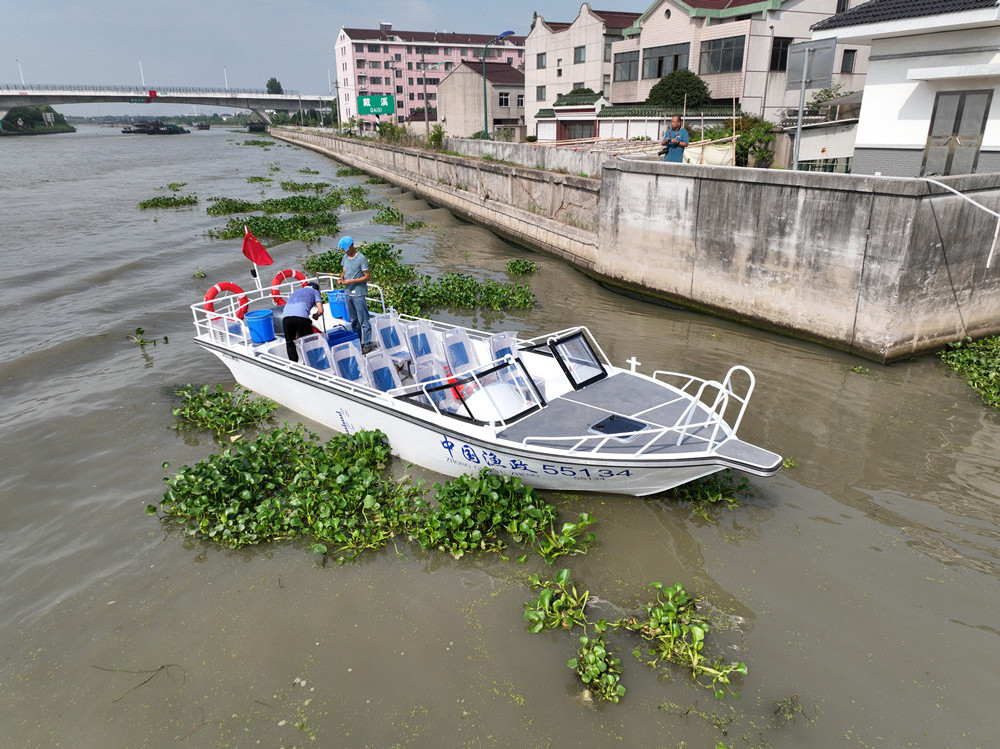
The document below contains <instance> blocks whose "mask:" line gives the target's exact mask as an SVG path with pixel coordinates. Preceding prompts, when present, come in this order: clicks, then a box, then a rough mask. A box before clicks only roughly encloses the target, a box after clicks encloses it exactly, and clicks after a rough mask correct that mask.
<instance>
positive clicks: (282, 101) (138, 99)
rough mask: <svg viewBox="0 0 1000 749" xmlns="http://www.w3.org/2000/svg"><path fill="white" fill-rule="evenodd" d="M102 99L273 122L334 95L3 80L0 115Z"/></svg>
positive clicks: (326, 102)
mask: <svg viewBox="0 0 1000 749" xmlns="http://www.w3.org/2000/svg"><path fill="white" fill-rule="evenodd" d="M101 102H126V103H133V104H145V103H156V104H201V105H203V106H207V107H234V108H236V109H249V110H251V111H252V112H254V113H255V114H256V115H257V116H258V117H260V118H261V119H262V120H264V121H265V122H267V123H268V124H270V122H271V119H270V117H268V115H267V112H266V110H268V109H288V110H295V109H299V108H302V109H321V108H323V107H329V106H330V105H331V103H332V102H333V97H332V96H330V95H326V96H320V95H316V94H299V93H298V92H297V91H288V92H285V93H282V94H269V93H268V92H267V91H264V90H260V89H246V88H225V89H218V88H191V87H186V86H185V87H177V86H168V87H164V88H145V87H143V86H89V85H85V84H72V85H66V84H49V83H34V84H29V85H24V84H21V85H17V84H12V83H0V119H2V118H3V117H4V115H6V114H7V112H9V111H10V110H11V109H13V108H14V107H33V106H41V105H43V104H50V105H56V104H95V103H101Z"/></svg>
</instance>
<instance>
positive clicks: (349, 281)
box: [337, 237, 375, 354]
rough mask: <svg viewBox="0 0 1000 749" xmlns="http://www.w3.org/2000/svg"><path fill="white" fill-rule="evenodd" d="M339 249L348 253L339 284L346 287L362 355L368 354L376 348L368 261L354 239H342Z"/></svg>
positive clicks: (338, 280)
mask: <svg viewBox="0 0 1000 749" xmlns="http://www.w3.org/2000/svg"><path fill="white" fill-rule="evenodd" d="M337 247H338V248H340V249H341V250H343V251H344V253H346V254H345V255H344V260H343V270H342V271H341V272H340V277H339V278H337V282H338V283H340V284H343V285H344V286H345V287H346V288H345V289H344V304H345V305H346V306H347V316H348V317H350V318H351V330H353V331H354V332H355V333H357V334H358V338H359V339H360V340H361V353H363V354H367V353H368V352H369V351H371V350H372V349H373V348H375V346H374V345H372V326H371V323H370V322H369V321H368V279H369V278H371V273H370V271H369V270H368V260H366V259H365V256H364V255H362V254H361V253H360V252H358V249H357V247H355V246H354V237H342V238H341V240H340V242H339V243H338V244H337Z"/></svg>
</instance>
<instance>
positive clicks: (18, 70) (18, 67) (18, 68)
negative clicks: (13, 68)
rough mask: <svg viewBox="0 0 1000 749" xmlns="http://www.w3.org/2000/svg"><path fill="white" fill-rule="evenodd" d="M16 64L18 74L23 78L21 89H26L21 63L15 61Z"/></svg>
mask: <svg viewBox="0 0 1000 749" xmlns="http://www.w3.org/2000/svg"><path fill="white" fill-rule="evenodd" d="M14 62H16V63H17V74H18V75H19V76H21V88H24V73H22V72H21V61H20V60H17V59H15V60H14Z"/></svg>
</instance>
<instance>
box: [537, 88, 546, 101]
mask: <svg viewBox="0 0 1000 749" xmlns="http://www.w3.org/2000/svg"><path fill="white" fill-rule="evenodd" d="M535 101H545V86H535Z"/></svg>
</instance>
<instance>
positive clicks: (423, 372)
mask: <svg viewBox="0 0 1000 749" xmlns="http://www.w3.org/2000/svg"><path fill="white" fill-rule="evenodd" d="M413 379H414V381H415V382H416V383H417V384H418V385H427V384H435V383H441V384H444V383H446V382H447V381H448V379H447V375H446V374H445V371H444V367H443V366H442V365H441V362H439V361H437V360H435V359H434V358H433V357H425V358H423V359H420V360H419V361H417V363H416V364H414V370H413ZM427 395H428V396H430V399H431V401H433V405H435V406H437V408H438V409H439V410H441V411H447V412H448V413H454V412H455V411H457V410H458V400H457V399H456V398H455V396H454V394H453V393H452V391H451V388H448V389H446V390H436V391H434V392H430V393H428V394H427ZM424 403H426V404H427V405H432V404H431V402H429V401H427V400H426V398H424Z"/></svg>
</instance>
